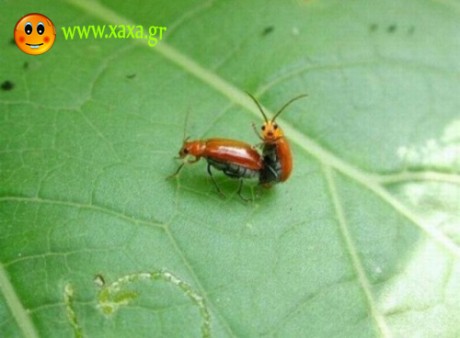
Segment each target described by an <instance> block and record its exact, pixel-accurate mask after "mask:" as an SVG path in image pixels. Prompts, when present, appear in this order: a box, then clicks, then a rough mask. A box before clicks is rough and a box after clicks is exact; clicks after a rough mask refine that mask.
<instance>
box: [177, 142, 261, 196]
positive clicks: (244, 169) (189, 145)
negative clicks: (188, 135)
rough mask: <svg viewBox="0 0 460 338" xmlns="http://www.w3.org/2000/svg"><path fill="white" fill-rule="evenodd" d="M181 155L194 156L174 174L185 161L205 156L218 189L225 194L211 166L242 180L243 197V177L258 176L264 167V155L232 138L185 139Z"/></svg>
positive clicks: (190, 161) (195, 160) (193, 160)
mask: <svg viewBox="0 0 460 338" xmlns="http://www.w3.org/2000/svg"><path fill="white" fill-rule="evenodd" d="M179 157H180V158H182V159H184V158H186V157H193V158H191V159H188V160H185V161H184V163H182V164H181V165H180V166H179V168H178V169H177V171H176V172H175V173H174V174H173V175H172V176H174V175H176V174H178V173H179V171H180V170H181V169H182V167H183V166H184V164H185V163H195V162H197V161H199V160H200V158H202V157H203V158H205V159H206V161H207V162H208V167H207V170H208V173H209V175H210V176H211V179H212V181H213V183H214V185H215V186H216V189H217V191H218V192H219V193H220V194H222V195H223V193H222V191H221V190H220V188H219V186H218V185H217V183H216V181H215V180H214V177H213V176H212V172H211V167H214V168H216V169H217V170H221V171H222V172H223V173H224V174H225V175H227V176H229V177H232V178H237V179H239V180H240V185H239V188H238V195H239V196H240V197H241V198H242V199H245V198H244V197H243V196H242V195H241V188H242V186H243V178H254V177H257V176H259V173H260V171H261V169H262V168H263V162H262V157H261V156H260V154H259V153H258V152H257V151H256V150H254V149H253V147H252V146H251V145H250V144H247V143H244V142H241V141H237V140H231V139H222V138H211V139H207V140H195V141H187V140H185V141H184V143H183V145H182V148H181V149H180V151H179Z"/></svg>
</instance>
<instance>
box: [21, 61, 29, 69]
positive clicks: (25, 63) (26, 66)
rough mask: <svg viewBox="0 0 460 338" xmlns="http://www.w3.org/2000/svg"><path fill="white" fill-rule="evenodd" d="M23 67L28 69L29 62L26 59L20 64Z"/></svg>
mask: <svg viewBox="0 0 460 338" xmlns="http://www.w3.org/2000/svg"><path fill="white" fill-rule="evenodd" d="M22 68H23V69H29V63H28V62H27V61H26V62H24V63H23V64H22Z"/></svg>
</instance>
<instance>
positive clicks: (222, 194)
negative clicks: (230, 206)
mask: <svg viewBox="0 0 460 338" xmlns="http://www.w3.org/2000/svg"><path fill="white" fill-rule="evenodd" d="M208 174H209V176H211V179H212V183H214V185H215V187H216V190H217V192H218V193H219V194H220V195H221V196H223V197H225V194H224V193H223V192H222V190H220V188H219V186H218V185H217V182H216V180H215V179H214V176H212V172H211V164H209V163H208Z"/></svg>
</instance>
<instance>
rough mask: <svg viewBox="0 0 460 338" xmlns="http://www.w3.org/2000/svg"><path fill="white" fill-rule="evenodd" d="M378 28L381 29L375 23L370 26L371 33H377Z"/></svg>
mask: <svg viewBox="0 0 460 338" xmlns="http://www.w3.org/2000/svg"><path fill="white" fill-rule="evenodd" d="M378 28H379V25H377V24H376V23H373V24H371V25H369V32H375V31H376V30H377V29H378Z"/></svg>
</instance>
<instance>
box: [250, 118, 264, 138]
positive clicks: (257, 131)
mask: <svg viewBox="0 0 460 338" xmlns="http://www.w3.org/2000/svg"><path fill="white" fill-rule="evenodd" d="M252 129H254V132H255V133H256V135H257V137H258V138H260V139H261V140H262V141H263V140H264V138H263V137H262V136H260V134H259V130H258V129H257V127H256V124H255V123H254V122H252Z"/></svg>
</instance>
